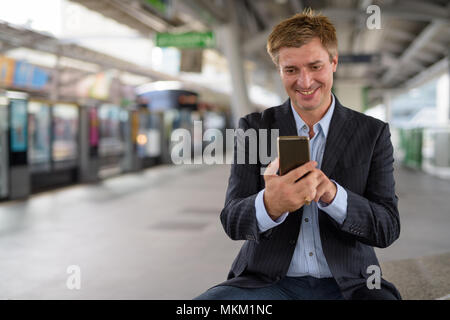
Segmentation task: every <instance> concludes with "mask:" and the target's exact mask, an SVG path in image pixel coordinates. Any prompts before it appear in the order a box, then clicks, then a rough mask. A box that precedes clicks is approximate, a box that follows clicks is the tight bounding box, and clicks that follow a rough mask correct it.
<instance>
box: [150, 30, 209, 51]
mask: <svg viewBox="0 0 450 320" xmlns="http://www.w3.org/2000/svg"><path fill="white" fill-rule="evenodd" d="M156 46H157V47H176V48H211V47H214V46H215V38H214V33H213V32H212V31H207V32H186V33H157V34H156Z"/></svg>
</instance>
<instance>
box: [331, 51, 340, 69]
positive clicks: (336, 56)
mask: <svg viewBox="0 0 450 320" xmlns="http://www.w3.org/2000/svg"><path fill="white" fill-rule="evenodd" d="M338 60H339V57H338V54H337V53H336V55H335V56H334V57H333V59H331V67H332V68H333V72H336V69H337V65H338Z"/></svg>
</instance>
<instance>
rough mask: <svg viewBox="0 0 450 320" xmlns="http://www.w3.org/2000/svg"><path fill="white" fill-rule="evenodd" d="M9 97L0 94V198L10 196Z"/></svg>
mask: <svg viewBox="0 0 450 320" xmlns="http://www.w3.org/2000/svg"><path fill="white" fill-rule="evenodd" d="M8 153H9V152H8V99H7V98H6V96H4V95H0V199H3V198H6V197H7V196H8V167H9V161H8Z"/></svg>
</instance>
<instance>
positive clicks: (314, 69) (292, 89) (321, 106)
mask: <svg viewBox="0 0 450 320" xmlns="http://www.w3.org/2000/svg"><path fill="white" fill-rule="evenodd" d="M278 66H279V68H280V69H279V70H280V75H281V80H282V81H283V85H284V88H285V90H286V92H287V94H288V95H289V97H290V98H291V101H292V104H293V106H294V107H295V108H296V109H297V110H299V111H307V112H308V111H314V110H318V111H319V110H320V111H321V112H323V111H325V110H326V109H327V108H328V106H329V105H330V103H331V87H332V86H333V72H335V71H336V67H337V56H335V57H334V58H333V60H332V61H331V62H330V56H329V54H328V52H327V50H326V49H325V48H324V47H323V46H322V44H321V42H320V39H319V38H314V39H312V40H311V41H310V42H309V43H307V44H305V45H303V46H301V47H300V48H288V47H283V48H281V49H280V51H279V56H278Z"/></svg>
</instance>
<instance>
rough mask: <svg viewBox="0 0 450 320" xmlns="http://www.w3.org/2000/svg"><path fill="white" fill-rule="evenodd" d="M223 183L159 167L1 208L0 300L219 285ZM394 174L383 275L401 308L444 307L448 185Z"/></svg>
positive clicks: (144, 294) (189, 170) (234, 248)
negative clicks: (395, 216) (429, 302)
mask: <svg viewBox="0 0 450 320" xmlns="http://www.w3.org/2000/svg"><path fill="white" fill-rule="evenodd" d="M228 174H229V166H228V165H217V166H206V165H185V166H158V167H154V168H151V169H148V170H145V171H142V172H139V173H131V174H125V175H122V176H118V177H114V178H110V179H107V180H104V181H102V182H100V183H98V184H84V185H75V186H71V187H66V188H63V189H58V190H55V191H49V192H44V193H40V194H36V195H34V196H32V197H30V198H29V199H28V200H26V201H12V202H3V203H0V270H1V272H0V283H1V284H2V285H1V289H0V299H192V298H193V297H195V296H197V295H198V294H200V293H202V292H203V291H205V290H206V289H207V288H209V287H211V286H213V285H215V284H217V283H219V282H221V281H223V280H224V279H225V277H226V275H227V272H228V270H229V267H230V265H231V263H232V261H233V258H234V257H235V255H236V254H237V252H238V250H239V248H240V246H241V244H242V243H241V242H240V241H232V240H230V239H229V238H228V237H227V236H226V234H225V233H224V231H223V229H222V226H221V224H220V220H219V213H220V211H221V209H222V206H223V203H224V197H225V190H226V187H227V182H228ZM395 175H396V190H397V194H398V196H399V199H400V200H399V209H400V216H401V222H402V230H401V235H400V238H399V240H397V242H395V243H394V244H393V245H392V246H391V247H389V248H387V249H382V250H381V249H380V250H378V249H377V254H378V257H379V259H380V262H381V263H382V270H383V275H384V277H385V278H386V279H387V280H389V281H391V282H393V283H394V284H396V286H397V287H398V289H399V290H400V292H401V294H402V296H403V298H404V299H439V298H442V299H449V293H450V278H449V277H448V275H449V274H450V247H449V244H450V233H449V232H448V226H449V224H450V212H449V209H448V199H449V198H450V181H446V180H440V179H438V178H435V177H432V176H429V175H426V174H424V173H422V172H417V171H411V170H408V169H404V168H402V167H399V166H397V167H396V171H395ZM73 265H75V266H78V267H79V270H80V271H81V273H80V275H81V277H80V288H79V289H75V290H70V289H68V287H67V285H66V283H67V280H68V277H69V274H68V273H67V269H68V267H69V266H73Z"/></svg>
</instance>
